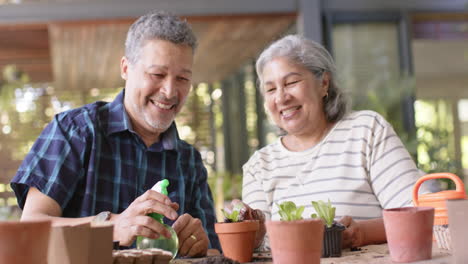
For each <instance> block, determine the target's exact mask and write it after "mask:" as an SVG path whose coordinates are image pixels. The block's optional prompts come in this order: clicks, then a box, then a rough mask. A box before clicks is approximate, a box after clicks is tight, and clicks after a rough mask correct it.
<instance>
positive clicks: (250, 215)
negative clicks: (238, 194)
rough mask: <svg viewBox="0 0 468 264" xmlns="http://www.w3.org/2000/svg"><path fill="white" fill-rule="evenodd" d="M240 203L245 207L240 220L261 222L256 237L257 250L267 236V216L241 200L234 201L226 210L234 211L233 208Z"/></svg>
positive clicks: (240, 214)
mask: <svg viewBox="0 0 468 264" xmlns="http://www.w3.org/2000/svg"><path fill="white" fill-rule="evenodd" d="M239 203H241V204H242V205H243V208H242V209H241V210H240V212H239V219H240V220H258V222H259V225H260V227H259V229H258V231H257V234H256V236H255V248H258V247H259V246H260V245H261V244H262V241H263V237H264V236H265V233H266V227H265V215H264V214H263V212H262V211H261V210H259V209H252V208H250V206H248V205H247V204H245V203H243V202H242V201H241V200H239V199H234V200H232V202H231V204H230V206H228V207H227V208H226V209H227V210H231V211H232V208H234V207H235V206H236V205H237V204H239Z"/></svg>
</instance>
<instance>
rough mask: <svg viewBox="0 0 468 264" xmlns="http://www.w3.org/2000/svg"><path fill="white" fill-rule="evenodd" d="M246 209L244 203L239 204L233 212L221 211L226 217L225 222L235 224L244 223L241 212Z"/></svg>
mask: <svg viewBox="0 0 468 264" xmlns="http://www.w3.org/2000/svg"><path fill="white" fill-rule="evenodd" d="M242 209H244V205H243V204H242V203H238V204H236V205H235V206H234V208H232V211H231V212H229V211H228V210H224V209H221V212H223V215H224V222H226V223H235V222H242V219H240V217H241V214H240V212H241V210H242Z"/></svg>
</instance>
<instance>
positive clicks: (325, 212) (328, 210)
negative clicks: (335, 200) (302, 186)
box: [310, 199, 336, 227]
mask: <svg viewBox="0 0 468 264" xmlns="http://www.w3.org/2000/svg"><path fill="white" fill-rule="evenodd" d="M312 205H313V206H314V209H315V212H316V214H312V215H311V216H310V217H312V218H318V217H320V218H321V219H322V220H323V221H325V224H326V225H327V227H332V226H333V221H334V219H335V211H336V208H335V207H333V206H332V204H331V202H330V199H328V203H325V202H324V201H321V200H319V201H317V202H316V201H313V202H312ZM317 214H318V216H317Z"/></svg>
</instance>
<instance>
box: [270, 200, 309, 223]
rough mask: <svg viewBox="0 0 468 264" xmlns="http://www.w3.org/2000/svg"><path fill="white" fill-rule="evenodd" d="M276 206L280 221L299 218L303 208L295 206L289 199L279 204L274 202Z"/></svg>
mask: <svg viewBox="0 0 468 264" xmlns="http://www.w3.org/2000/svg"><path fill="white" fill-rule="evenodd" d="M276 206H278V208H279V210H278V213H279V215H280V217H281V221H294V220H301V219H302V213H303V212H304V209H305V207H304V206H300V207H296V204H295V203H294V202H291V201H285V202H283V203H281V204H276Z"/></svg>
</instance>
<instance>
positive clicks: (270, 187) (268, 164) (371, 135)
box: [242, 111, 427, 220]
mask: <svg viewBox="0 0 468 264" xmlns="http://www.w3.org/2000/svg"><path fill="white" fill-rule="evenodd" d="M243 173H244V177H243V190H242V200H243V201H244V202H245V203H247V204H249V205H250V206H251V207H253V208H257V209H261V210H262V211H263V212H264V213H265V215H266V218H267V219H273V220H278V219H279V218H280V216H279V214H278V207H277V206H276V204H279V203H282V202H284V201H293V202H295V203H296V204H297V205H298V206H300V205H303V206H305V211H304V213H303V217H304V218H310V215H311V214H312V213H315V210H314V209H313V206H312V204H311V201H317V200H323V201H328V200H330V201H331V202H332V204H333V205H334V206H335V207H336V219H339V218H341V217H342V216H344V215H349V216H352V217H353V218H354V219H357V220H362V219H371V218H380V217H382V208H394V207H403V206H410V205H411V203H412V189H413V185H414V184H415V182H416V180H417V179H418V178H419V177H420V176H421V173H420V171H419V170H418V169H417V168H416V165H415V163H414V162H413V160H412V158H411V156H410V155H409V153H408V151H407V150H406V149H405V147H404V146H403V144H402V143H401V141H400V139H399V138H398V136H397V135H396V133H395V132H394V130H393V128H392V127H391V125H390V124H389V123H388V122H387V121H386V120H385V119H384V118H383V117H382V116H380V115H379V114H377V113H375V112H372V111H359V112H353V113H350V114H348V115H347V116H345V117H344V118H343V119H342V120H340V121H339V122H337V123H336V124H335V125H334V127H333V128H332V129H331V130H330V132H329V133H328V134H327V135H326V137H325V138H323V139H322V140H321V141H320V142H319V143H318V144H317V145H315V146H314V147H312V148H310V149H307V150H305V151H301V152H292V151H289V150H287V149H286V148H285V147H284V146H283V144H282V143H281V138H280V139H279V140H278V141H276V142H275V143H273V144H270V145H268V146H266V147H264V148H262V149H260V150H258V151H256V152H255V153H254V155H253V156H252V157H251V158H250V159H249V161H248V162H247V163H246V164H245V165H244V166H243ZM422 188H424V186H422ZM423 192H427V190H425V191H424V190H423Z"/></svg>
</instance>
